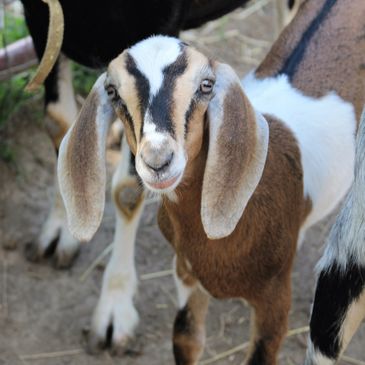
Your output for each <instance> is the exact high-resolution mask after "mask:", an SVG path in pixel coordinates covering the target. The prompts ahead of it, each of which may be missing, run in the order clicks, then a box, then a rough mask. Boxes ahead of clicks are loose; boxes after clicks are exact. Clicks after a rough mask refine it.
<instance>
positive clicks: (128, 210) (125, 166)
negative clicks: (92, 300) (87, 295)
mask: <svg viewBox="0 0 365 365" xmlns="http://www.w3.org/2000/svg"><path fill="white" fill-rule="evenodd" d="M112 196H113V200H114V203H115V206H116V229H115V234H114V241H113V253H112V256H111V258H110V260H109V262H108V265H107V267H106V269H105V272H104V277H103V284H102V289H101V295H100V298H99V302H98V304H97V306H96V308H95V310H94V314H93V318H92V324H91V333H90V335H89V341H88V350H89V351H90V352H91V353H97V352H98V351H100V349H102V348H105V347H106V346H111V348H112V352H113V353H114V354H116V355H121V354H123V353H124V352H125V350H126V345H127V342H128V340H130V339H131V338H132V337H133V332H134V330H135V327H136V326H137V324H138V313H137V311H136V309H135V307H134V304H133V296H134V294H135V291H136V288H137V275H136V269H135V262H134V245H135V239H136V232H137V228H138V224H139V221H140V218H141V215H142V211H143V206H144V194H143V191H142V188H141V187H140V185H139V182H138V180H137V176H136V175H135V170H134V166H132V165H131V153H130V150H129V147H128V144H127V141H126V140H125V138H123V141H122V158H121V161H120V163H119V165H118V167H117V170H116V172H115V174H114V176H113V182H112ZM109 341H110V343H109Z"/></svg>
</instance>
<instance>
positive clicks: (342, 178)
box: [242, 73, 356, 228]
mask: <svg viewBox="0 0 365 365" xmlns="http://www.w3.org/2000/svg"><path fill="white" fill-rule="evenodd" d="M242 82H243V87H244V90H245V92H246V93H247V96H248V97H249V99H250V101H251V102H252V104H253V106H254V107H255V109H257V110H258V111H259V112H261V113H263V114H270V115H273V116H275V117H277V118H278V119H280V120H281V121H282V122H283V123H284V124H285V125H286V126H287V127H288V128H289V129H290V130H291V131H292V132H293V134H294V136H295V137H296V138H297V140H298V144H299V147H300V153H301V159H302V168H303V174H304V194H305V196H308V197H309V198H310V199H311V201H312V204H313V209H312V211H311V213H310V215H309V216H308V217H307V220H306V222H305V228H306V227H309V226H310V225H312V224H314V223H315V222H317V221H318V220H320V219H322V218H324V217H325V216H326V215H327V214H329V213H330V212H331V211H332V210H333V209H334V208H335V207H336V205H337V204H338V203H339V202H340V201H341V199H342V198H343V197H344V195H345V194H346V192H347V191H348V189H349V188H350V186H351V183H352V181H353V175H354V161H355V129H356V116H355V110H354V107H353V106H352V105H351V104H350V103H348V102H346V101H344V100H343V99H341V98H340V97H339V96H338V95H337V94H335V93H329V94H328V95H326V96H324V97H322V98H319V99H315V98H312V97H309V96H306V95H304V94H302V93H301V92H300V91H299V90H297V89H295V88H294V87H293V86H292V85H290V83H289V81H288V78H287V76H286V75H282V76H278V77H276V78H266V79H263V80H258V79H256V78H255V76H254V74H252V73H251V74H249V75H248V76H247V77H246V78H245V79H244V80H243V81H242Z"/></svg>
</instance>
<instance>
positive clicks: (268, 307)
mask: <svg viewBox="0 0 365 365" xmlns="http://www.w3.org/2000/svg"><path fill="white" fill-rule="evenodd" d="M290 285H291V283H290V273H289V272H288V273H285V274H283V276H282V277H280V278H277V279H276V280H275V279H273V280H271V282H270V284H269V286H268V287H267V288H264V289H262V291H261V294H260V298H259V300H258V301H257V302H256V303H254V304H253V308H254V309H253V313H252V322H251V345H250V349H249V352H248V355H247V357H246V361H245V364H246V365H275V364H277V354H278V351H279V348H280V345H281V343H282V341H283V339H284V337H285V334H286V332H287V322H288V314H289V310H290V301H291V300H290V299H291V298H290V297H291V287H290Z"/></svg>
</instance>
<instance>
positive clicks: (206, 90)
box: [200, 79, 214, 94]
mask: <svg viewBox="0 0 365 365" xmlns="http://www.w3.org/2000/svg"><path fill="white" fill-rule="evenodd" d="M213 86H214V81H213V80H209V79H205V80H203V81H202V82H201V84H200V91H201V92H202V93H203V94H210V93H211V92H212V90H213Z"/></svg>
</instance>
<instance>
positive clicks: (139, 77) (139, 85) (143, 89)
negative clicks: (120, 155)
mask: <svg viewBox="0 0 365 365" xmlns="http://www.w3.org/2000/svg"><path fill="white" fill-rule="evenodd" d="M126 67H127V71H128V72H129V73H130V74H131V75H132V76H133V77H134V79H135V82H136V89H137V92H138V99H139V107H140V110H141V130H140V134H139V135H140V137H142V132H143V118H144V115H145V113H146V110H147V107H148V101H149V97H150V83H149V81H148V79H147V77H146V76H145V75H143V73H142V72H141V71H140V70H138V68H137V65H136V63H135V61H134V59H133V57H132V56H131V55H130V54H127V62H126Z"/></svg>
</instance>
